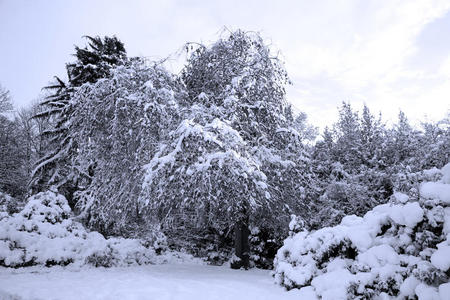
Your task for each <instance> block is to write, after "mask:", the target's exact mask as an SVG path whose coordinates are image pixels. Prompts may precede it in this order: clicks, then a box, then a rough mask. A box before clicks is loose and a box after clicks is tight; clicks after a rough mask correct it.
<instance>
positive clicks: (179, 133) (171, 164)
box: [142, 119, 270, 230]
mask: <svg viewBox="0 0 450 300" xmlns="http://www.w3.org/2000/svg"><path fill="white" fill-rule="evenodd" d="M170 136H171V137H172V141H171V142H170V144H169V145H168V146H167V147H163V148H162V149H161V150H160V151H159V152H158V153H157V154H156V155H155V157H154V158H153V159H152V161H151V162H150V163H149V164H148V166H147V174H146V179H145V182H144V184H145V186H146V193H145V195H147V196H146V197H145V198H143V199H142V200H143V201H145V203H144V205H145V206H148V207H149V209H154V208H159V210H160V213H161V214H162V216H166V215H167V213H168V212H170V211H171V210H177V209H178V210H182V211H185V210H191V209H192V208H194V207H195V208H196V211H195V212H194V213H195V214H197V215H198V219H199V220H203V224H201V226H205V225H209V226H218V227H219V228H217V229H220V230H223V229H225V228H224V227H223V226H220V224H223V223H225V224H226V225H225V226H229V224H230V222H233V221H237V220H240V219H241V218H244V217H245V215H244V216H241V214H247V213H251V212H253V211H255V210H256V209H257V208H258V207H260V206H263V205H266V204H265V202H267V201H270V194H269V192H268V191H267V184H266V176H265V175H264V173H262V172H261V171H260V168H259V165H258V163H257V161H255V160H254V159H253V157H251V156H250V155H249V154H248V153H247V152H246V149H245V143H244V142H243V141H242V138H241V136H240V135H239V133H238V132H237V131H236V130H234V129H233V128H231V127H230V126H229V125H228V124H227V123H225V122H223V121H220V120H219V119H214V120H212V121H211V122H209V123H206V124H201V123H197V122H195V120H185V121H183V122H182V123H181V124H180V126H179V127H178V128H177V129H176V130H175V131H174V132H172V133H171V135H170ZM220 227H222V228H220Z"/></svg>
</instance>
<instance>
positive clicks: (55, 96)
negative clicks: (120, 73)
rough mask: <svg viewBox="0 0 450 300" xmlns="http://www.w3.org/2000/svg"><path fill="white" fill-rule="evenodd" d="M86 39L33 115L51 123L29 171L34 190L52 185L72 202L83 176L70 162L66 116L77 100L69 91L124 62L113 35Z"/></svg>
mask: <svg viewBox="0 0 450 300" xmlns="http://www.w3.org/2000/svg"><path fill="white" fill-rule="evenodd" d="M87 39H88V40H89V44H88V46H87V47H85V48H79V47H75V50H76V51H75V54H74V56H75V57H76V60H75V62H74V63H70V64H67V65H66V71H67V77H68V82H67V83H65V82H64V81H63V80H61V79H59V78H58V77H55V79H56V81H55V83H54V84H52V85H50V86H47V87H46V89H47V90H49V91H51V94H50V95H49V96H48V97H47V98H46V99H45V100H44V101H43V102H42V103H41V105H42V106H44V107H45V108H46V109H45V110H44V111H42V112H39V113H38V114H36V116H35V118H50V120H51V124H52V127H51V128H50V129H48V130H46V131H45V132H44V133H43V136H45V137H46V138H47V139H48V144H47V145H48V149H47V151H46V153H45V155H44V156H43V157H41V158H40V159H39V161H38V162H37V163H36V167H35V169H34V171H33V173H32V178H33V180H32V185H33V187H34V190H35V191H39V190H43V189H46V188H48V187H49V186H50V185H56V186H57V187H58V188H59V190H60V192H62V193H63V194H64V195H65V196H66V198H67V199H68V200H69V204H70V205H72V206H73V205H74V204H75V203H74V199H73V193H74V192H75V191H76V190H77V189H78V188H79V181H80V180H81V178H83V177H86V176H85V175H86V174H83V173H84V172H83V170H80V169H78V168H77V166H75V165H74V162H73V157H74V155H75V154H76V151H77V150H76V149H77V145H76V144H75V143H74V141H73V139H72V134H73V131H71V128H70V127H71V119H70V118H71V116H72V115H73V111H74V108H75V107H76V105H77V103H75V102H74V101H71V98H72V95H73V94H74V93H75V92H76V91H77V89H78V88H79V87H80V86H81V85H83V84H84V83H93V82H95V81H96V80H98V79H100V78H104V77H108V76H109V72H110V69H111V68H112V67H114V66H116V65H121V64H124V63H125V62H126V53H125V49H124V46H123V44H122V43H121V42H120V41H119V40H118V39H117V38H116V37H112V38H109V37H105V38H104V39H103V40H102V39H101V38H100V37H95V38H93V37H87Z"/></svg>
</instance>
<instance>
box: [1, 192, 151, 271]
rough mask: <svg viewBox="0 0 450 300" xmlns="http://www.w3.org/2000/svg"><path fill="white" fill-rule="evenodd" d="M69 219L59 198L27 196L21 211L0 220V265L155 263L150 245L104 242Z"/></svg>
mask: <svg viewBox="0 0 450 300" xmlns="http://www.w3.org/2000/svg"><path fill="white" fill-rule="evenodd" d="M70 216H71V210H70V207H69V205H68V204H67V200H66V198H65V197H64V196H62V195H59V194H56V193H55V192H53V191H47V192H41V193H39V194H36V195H34V196H32V197H30V198H29V200H28V203H27V204H26V206H25V207H24V208H23V210H22V211H20V212H19V213H16V214H14V215H13V216H10V217H5V218H3V219H1V220H0V265H2V266H6V267H21V266H30V265H46V266H49V265H67V264H70V263H76V264H85V263H86V264H91V265H94V266H105V267H109V266H119V265H130V264H146V263H151V262H153V261H154V260H155V256H156V253H155V250H154V248H153V245H148V244H146V243H145V242H144V241H142V240H137V239H123V238H110V239H105V238H104V237H103V235H101V234H100V233H98V232H88V231H86V230H85V228H84V227H83V226H82V225H81V224H80V223H78V222H76V221H74V220H72V219H71V218H70ZM155 242H156V243H157V241H155Z"/></svg>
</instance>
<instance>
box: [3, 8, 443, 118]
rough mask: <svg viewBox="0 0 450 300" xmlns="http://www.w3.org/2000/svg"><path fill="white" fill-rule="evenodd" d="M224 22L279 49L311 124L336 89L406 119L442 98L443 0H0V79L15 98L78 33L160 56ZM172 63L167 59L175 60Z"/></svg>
mask: <svg viewBox="0 0 450 300" xmlns="http://www.w3.org/2000/svg"><path fill="white" fill-rule="evenodd" d="M224 26H226V27H227V28H230V29H238V28H242V29H244V30H255V31H259V32H261V34H262V35H263V37H265V38H267V41H268V42H271V44H272V45H273V47H274V49H278V50H280V51H281V52H282V54H283V57H284V59H285V62H286V68H287V70H288V72H289V74H290V77H291V79H292V81H293V85H292V86H291V87H290V88H289V90H288V99H289V101H290V102H291V103H292V104H293V105H294V106H295V107H296V108H297V109H298V110H301V111H304V112H306V113H307V114H308V116H309V119H310V121H311V122H312V123H313V124H315V125H318V126H321V127H323V126H324V125H329V124H331V123H332V122H333V121H335V120H336V117H337V107H338V106H339V105H340V103H341V102H342V101H348V102H350V103H351V104H352V105H353V106H354V107H355V108H357V109H361V107H362V105H363V103H366V104H367V105H368V106H369V108H370V109H371V110H372V111H373V112H378V111H381V112H382V114H383V116H384V119H386V120H396V117H397V115H398V112H399V109H402V110H403V111H405V112H406V114H407V116H408V117H409V118H410V119H411V120H412V121H414V122H417V120H424V119H425V116H426V117H427V118H428V119H431V120H437V119H441V118H443V117H444V116H445V115H446V114H447V112H449V109H450V1H448V0H444V1H432V0H425V1H418V0H409V1H394V0H388V1H380V0H373V1H370V0H361V1H336V0H333V1H310V0H300V1H299V0H296V1H282V0H280V1H275V0H274V1H261V0H259V1H244V0H241V1H231V0H228V1H206V0H205V1H181V0H178V1H176V0H170V1H132V0H127V1H112V0H108V1H106V0H105V1H94V0H90V1H88V0H86V1H82V0H76V1H58V0H54V1H43V0H34V1H32V0H30V1H23V0H0V83H1V84H2V85H3V86H4V87H6V88H7V89H9V90H10V91H11V94H12V96H13V101H14V103H15V105H16V106H17V107H21V106H27V105H29V104H30V103H31V102H32V101H33V100H34V99H36V98H37V96H38V95H39V93H40V89H41V88H42V87H43V86H45V85H46V84H47V83H48V82H49V81H50V80H51V79H52V76H53V75H58V76H64V65H65V63H66V62H68V61H71V60H73V58H72V57H71V54H72V53H73V51H74V50H73V45H75V44H76V45H84V44H85V41H84V40H83V39H82V38H81V37H82V36H83V35H113V34H115V35H117V37H119V38H120V39H121V40H122V41H123V42H124V43H125V47H126V49H127V52H128V54H129V55H130V56H136V55H142V56H146V57H150V58H163V57H166V56H167V55H169V54H171V53H174V52H176V51H177V50H179V49H180V47H181V46H182V45H183V44H184V43H185V42H187V41H199V42H205V43H207V42H210V41H213V40H214V39H216V38H217V36H218V33H219V32H220V31H221V30H222V29H223V28H224ZM175 64H176V63H175Z"/></svg>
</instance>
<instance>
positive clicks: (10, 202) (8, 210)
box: [0, 192, 17, 220]
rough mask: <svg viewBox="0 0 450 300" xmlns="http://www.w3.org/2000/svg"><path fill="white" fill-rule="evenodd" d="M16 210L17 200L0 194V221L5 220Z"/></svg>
mask: <svg viewBox="0 0 450 300" xmlns="http://www.w3.org/2000/svg"><path fill="white" fill-rule="evenodd" d="M16 209H17V200H15V199H14V198H13V197H11V196H10V195H8V194H6V193H3V192H0V220H1V219H2V218H5V217H7V216H9V215H11V214H12V213H14V212H15V210H16Z"/></svg>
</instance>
